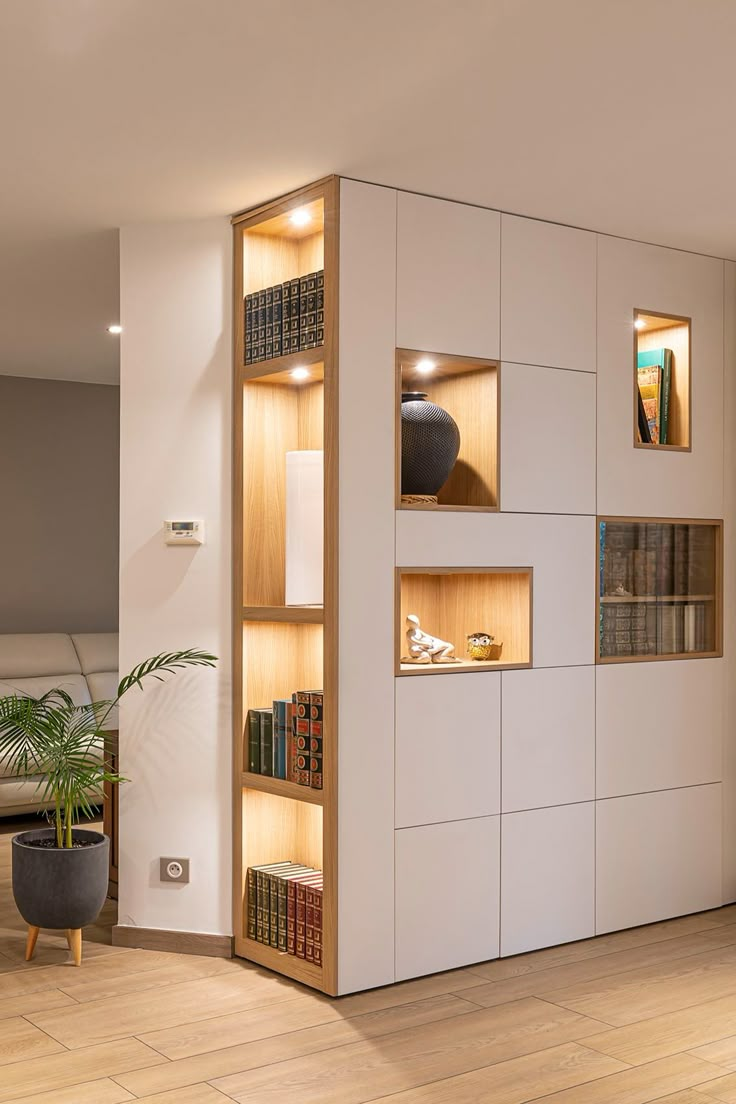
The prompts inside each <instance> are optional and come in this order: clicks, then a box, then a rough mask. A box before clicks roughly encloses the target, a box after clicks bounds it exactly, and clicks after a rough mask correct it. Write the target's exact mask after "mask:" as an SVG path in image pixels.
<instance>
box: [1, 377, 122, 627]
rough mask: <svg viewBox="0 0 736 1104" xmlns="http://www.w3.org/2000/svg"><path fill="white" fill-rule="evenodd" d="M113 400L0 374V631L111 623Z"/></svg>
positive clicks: (106, 393) (115, 469)
mask: <svg viewBox="0 0 736 1104" xmlns="http://www.w3.org/2000/svg"><path fill="white" fill-rule="evenodd" d="M119 407H120V392H119V388H118V387H110V386H105V385H100V384H91V383H67V382H59V381H56V380H40V379H22V378H19V377H13V376H0V633H8V632H106V631H113V630H115V629H117V626H118V529H119V476H118V473H119V456H120V440H119Z"/></svg>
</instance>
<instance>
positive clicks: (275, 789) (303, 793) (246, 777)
mask: <svg viewBox="0 0 736 1104" xmlns="http://www.w3.org/2000/svg"><path fill="white" fill-rule="evenodd" d="M241 785H242V787H243V789H244V790H260V791H261V792H262V793H269V794H273V795H274V797H288V798H290V799H291V800H292V801H306V802H308V803H309V804H310V805H324V790H313V789H312V788H311V787H310V786H298V785H297V783H296V782H288V781H286V780H285V779H283V778H271V777H270V776H269V775H267V774H253V773H252V772H251V771H243V774H242V775H241Z"/></svg>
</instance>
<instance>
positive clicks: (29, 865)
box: [13, 828, 110, 929]
mask: <svg viewBox="0 0 736 1104" xmlns="http://www.w3.org/2000/svg"><path fill="white" fill-rule="evenodd" d="M54 837H55V832H54V830H53V828H39V829H34V830H33V831H31V832H21V833H20V835H18V836H15V837H14V838H13V896H14V897H15V903H16V905H17V906H18V912H19V913H20V914H21V916H22V917H23V919H24V920H25V922H26V924H30V925H32V926H33V927H36V928H57V929H61V928H71V929H76V928H83V927H85V925H86V924H91V923H93V921H95V920H96V919H97V917H98V916H99V914H100V910H101V908H102V906H103V905H104V903H105V897H106V896H107V881H108V873H109V870H108V868H109V851H110V840H109V839H108V838H107V836H103V835H102V834H101V833H100V832H92V831H89V830H87V829H84V828H75V829H74V831H73V833H72V838H73V839H76V840H80V841H81V840H84V842H85V843H87V844H89V845H91V846H87V847H72V848H65V847H33V846H32V845H31V841H32V840H37V839H53V838H54Z"/></svg>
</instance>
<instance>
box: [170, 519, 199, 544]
mask: <svg viewBox="0 0 736 1104" xmlns="http://www.w3.org/2000/svg"><path fill="white" fill-rule="evenodd" d="M164 531H165V533H166V543H167V544H204V522H203V521H165V522H164Z"/></svg>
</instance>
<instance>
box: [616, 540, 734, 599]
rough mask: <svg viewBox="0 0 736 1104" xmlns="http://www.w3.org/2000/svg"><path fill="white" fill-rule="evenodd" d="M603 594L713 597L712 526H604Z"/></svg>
mask: <svg viewBox="0 0 736 1104" xmlns="http://www.w3.org/2000/svg"><path fill="white" fill-rule="evenodd" d="M600 538H601V580H600V582H601V594H603V595H614V594H621V593H622V592H626V593H628V594H632V595H662V596H664V597H666V596H668V595H677V596H678V597H679V596H685V595H688V594H712V593H713V591H714V580H715V531H714V529H713V527H712V526H708V525H692V524H684V523H680V524H677V523H672V522H668V523H657V522H641V523H635V522H626V523H616V522H601V523H600Z"/></svg>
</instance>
